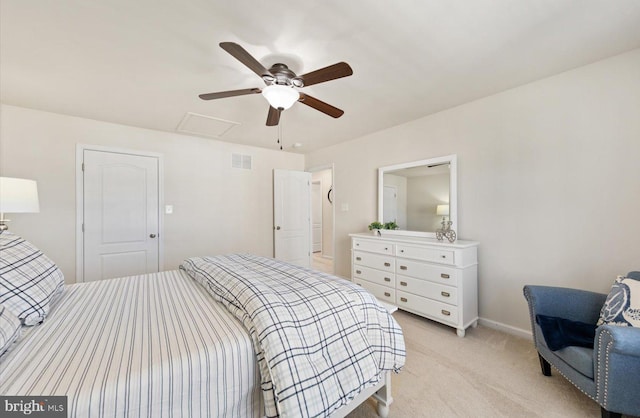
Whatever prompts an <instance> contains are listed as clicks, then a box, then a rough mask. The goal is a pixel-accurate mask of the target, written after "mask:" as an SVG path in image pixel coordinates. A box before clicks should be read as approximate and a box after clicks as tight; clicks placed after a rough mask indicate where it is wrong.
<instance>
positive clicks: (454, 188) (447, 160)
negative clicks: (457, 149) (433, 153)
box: [378, 154, 460, 238]
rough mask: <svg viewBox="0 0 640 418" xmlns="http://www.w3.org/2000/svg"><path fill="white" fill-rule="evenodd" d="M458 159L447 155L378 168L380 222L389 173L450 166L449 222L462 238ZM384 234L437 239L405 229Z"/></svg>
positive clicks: (387, 231) (385, 231)
mask: <svg viewBox="0 0 640 418" xmlns="http://www.w3.org/2000/svg"><path fill="white" fill-rule="evenodd" d="M457 160H458V157H457V155H456V154H451V155H445V156H443V157H436V158H428V159H426V160H419V161H413V162H410V163H403V164H395V165H389V166H386V167H380V168H378V222H382V219H383V214H384V212H383V201H384V199H383V196H384V175H385V173H387V172H390V171H395V170H402V169H403V168H412V167H419V166H423V165H427V166H429V165H441V164H449V220H450V221H451V222H453V223H452V224H451V228H452V229H454V230H455V231H456V233H457V235H458V236H460V229H459V225H458V169H457ZM383 231H384V233H383V234H385V235H386V234H389V235H405V236H415V237H429V238H435V237H436V233H435V231H433V232H426V231H409V230H405V229H396V230H386V229H385V230H383Z"/></svg>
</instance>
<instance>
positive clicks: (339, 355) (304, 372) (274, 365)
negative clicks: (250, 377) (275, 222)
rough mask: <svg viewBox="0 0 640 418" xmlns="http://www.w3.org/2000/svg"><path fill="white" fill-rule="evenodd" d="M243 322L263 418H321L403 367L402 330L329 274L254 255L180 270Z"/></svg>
mask: <svg viewBox="0 0 640 418" xmlns="http://www.w3.org/2000/svg"><path fill="white" fill-rule="evenodd" d="M180 268H181V269H183V270H185V271H186V272H187V273H188V274H189V275H190V276H191V277H193V278H194V279H195V280H196V281H198V282H199V283H200V284H202V285H203V286H204V287H205V288H206V289H207V290H208V291H209V293H211V294H212V295H213V296H214V298H215V299H216V300H218V301H220V302H222V303H223V304H224V305H225V306H226V307H227V309H229V311H230V312H231V313H233V314H234V315H235V316H236V317H237V318H238V319H240V320H241V321H242V323H243V324H244V326H245V327H246V328H247V330H248V331H249V334H250V335H251V338H252V340H253V344H254V349H255V351H256V356H257V360H258V364H259V367H260V372H261V375H262V390H263V394H264V398H265V399H264V400H265V409H266V411H265V412H266V415H267V416H268V417H278V416H280V417H325V416H329V415H330V414H331V413H332V412H334V411H336V410H337V409H338V408H340V407H341V406H343V405H345V404H347V403H348V402H349V401H350V400H351V399H353V398H354V397H355V396H356V395H358V394H359V393H360V392H361V391H362V390H363V389H364V388H366V387H369V386H373V385H375V384H376V383H377V382H378V381H379V380H380V379H381V373H382V371H384V370H393V371H396V372H398V371H399V370H400V368H401V367H402V366H403V365H404V361H405V346H404V338H403V335H402V330H401V329H400V327H399V326H398V324H397V323H396V321H395V320H394V319H393V317H392V316H391V315H389V313H388V312H387V311H386V310H385V309H384V308H383V307H382V306H380V305H379V304H378V303H377V301H376V299H375V297H373V296H372V295H370V294H369V293H368V292H366V291H365V290H364V289H362V288H361V287H359V286H357V285H355V284H353V283H351V282H348V281H346V280H343V279H340V278H338V277H335V276H331V275H328V274H324V273H320V272H317V271H314V270H310V269H305V268H302V267H298V266H293V265H291V264H287V263H283V262H280V261H276V260H273V259H269V258H263V257H258V256H252V255H228V256H218V257H196V258H190V259H188V260H185V261H184V263H183V264H182V265H181V266H180Z"/></svg>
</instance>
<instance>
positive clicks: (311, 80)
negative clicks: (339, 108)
mask: <svg viewBox="0 0 640 418" xmlns="http://www.w3.org/2000/svg"><path fill="white" fill-rule="evenodd" d="M351 74H353V70H352V69H351V67H350V66H349V64H347V63H346V62H339V63H337V64H333V65H330V66H328V67H324V68H321V69H319V70H315V71H312V72H310V73H307V74H303V75H301V76H300V78H301V79H302V81H304V85H305V86H312V85H314V84H318V83H324V82H325V81H329V80H335V79H336V78H342V77H348V76H350V75H351Z"/></svg>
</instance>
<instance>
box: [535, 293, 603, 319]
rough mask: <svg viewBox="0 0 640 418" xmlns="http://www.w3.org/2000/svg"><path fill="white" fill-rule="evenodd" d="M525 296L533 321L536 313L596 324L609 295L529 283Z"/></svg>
mask: <svg viewBox="0 0 640 418" xmlns="http://www.w3.org/2000/svg"><path fill="white" fill-rule="evenodd" d="M524 297H525V298H526V299H527V302H528V303H529V312H530V314H531V320H532V321H533V323H535V315H537V314H541V315H548V316H557V317H560V318H565V319H570V320H572V321H580V322H585V323H587V324H595V323H596V322H597V321H598V317H599V316H600V310H601V309H602V305H604V301H605V299H606V298H607V295H605V294H602V293H596V292H590V291H587V290H579V289H569V288H565V287H551V286H532V285H527V286H525V287H524Z"/></svg>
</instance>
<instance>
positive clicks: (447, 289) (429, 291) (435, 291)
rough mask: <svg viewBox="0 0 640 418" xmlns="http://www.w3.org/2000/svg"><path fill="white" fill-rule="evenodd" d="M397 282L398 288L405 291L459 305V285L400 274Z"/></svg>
mask: <svg viewBox="0 0 640 418" xmlns="http://www.w3.org/2000/svg"><path fill="white" fill-rule="evenodd" d="M396 283H398V285H397V286H396V288H397V289H398V290H401V291H403V292H407V293H412V294H414V295H419V296H424V297H425V298H429V299H434V300H439V301H440V302H444V303H448V304H450V305H456V306H457V305H458V288H457V287H453V286H447V285H444V284H440V283H434V282H429V281H426V280H421V279H414V278H413V277H407V276H400V275H398V276H397V278H396Z"/></svg>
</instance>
